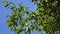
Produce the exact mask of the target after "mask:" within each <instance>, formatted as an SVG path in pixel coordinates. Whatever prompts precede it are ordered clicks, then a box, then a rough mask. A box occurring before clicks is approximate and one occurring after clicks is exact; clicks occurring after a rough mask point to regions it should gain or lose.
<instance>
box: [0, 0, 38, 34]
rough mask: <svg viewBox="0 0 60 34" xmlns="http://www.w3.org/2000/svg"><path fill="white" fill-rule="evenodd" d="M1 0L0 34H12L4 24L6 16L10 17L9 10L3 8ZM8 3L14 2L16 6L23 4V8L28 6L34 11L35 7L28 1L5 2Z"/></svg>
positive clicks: (33, 32)
mask: <svg viewBox="0 0 60 34" xmlns="http://www.w3.org/2000/svg"><path fill="white" fill-rule="evenodd" d="M2 1H3V0H0V34H14V32H13V31H10V29H8V26H7V24H6V21H7V18H6V15H11V10H10V9H8V8H6V7H4V5H3V4H2ZM7 1H9V2H14V3H15V4H16V5H18V3H20V2H23V5H24V6H29V7H30V8H31V9H32V10H35V9H36V6H35V5H34V4H33V3H32V2H31V0H30V1H28V0H7ZM38 33H39V32H37V31H31V34H38Z"/></svg>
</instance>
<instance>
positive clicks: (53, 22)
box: [3, 0, 60, 34]
mask: <svg viewBox="0 0 60 34" xmlns="http://www.w3.org/2000/svg"><path fill="white" fill-rule="evenodd" d="M32 2H34V4H35V5H37V7H38V8H37V9H36V11H33V12H32V11H31V10H30V9H29V7H24V6H22V5H19V6H18V7H17V8H16V6H15V5H14V3H12V2H3V4H5V5H6V6H5V7H8V8H10V9H11V10H12V15H11V16H9V15H8V17H9V19H8V20H7V24H8V26H9V28H10V29H11V30H13V31H14V32H15V33H16V34H20V32H23V31H24V32H25V34H30V31H31V30H32V31H34V30H36V31H42V33H41V34H44V33H43V31H44V32H46V34H55V32H56V31H59V32H60V0H32ZM11 4H13V5H14V6H13V7H9V6H10V5H11ZM29 11H31V12H32V13H30V12H29ZM23 16H24V17H25V18H23ZM29 21H30V22H29ZM18 26H19V27H18ZM59 34H60V33H59Z"/></svg>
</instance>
